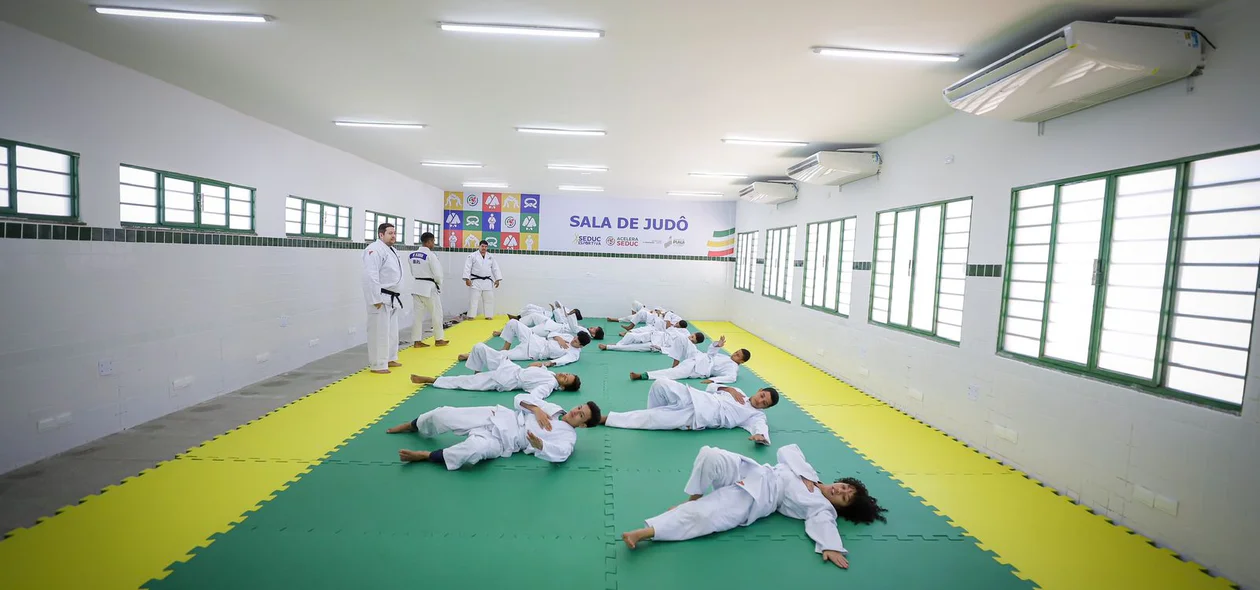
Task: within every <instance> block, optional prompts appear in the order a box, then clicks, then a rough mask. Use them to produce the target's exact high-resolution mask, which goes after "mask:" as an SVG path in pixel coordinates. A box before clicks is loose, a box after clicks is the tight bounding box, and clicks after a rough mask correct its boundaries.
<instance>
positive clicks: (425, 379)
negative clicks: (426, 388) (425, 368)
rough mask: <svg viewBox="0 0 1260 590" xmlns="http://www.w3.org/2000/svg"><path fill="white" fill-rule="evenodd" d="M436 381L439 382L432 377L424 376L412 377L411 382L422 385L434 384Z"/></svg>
mask: <svg viewBox="0 0 1260 590" xmlns="http://www.w3.org/2000/svg"><path fill="white" fill-rule="evenodd" d="M434 381H437V379H434V378H432V377H425V376H424V375H412V376H411V382H412V383H419V384H421V385H423V384H426V383H433V382H434Z"/></svg>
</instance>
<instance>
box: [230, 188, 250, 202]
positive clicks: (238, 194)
mask: <svg viewBox="0 0 1260 590" xmlns="http://www.w3.org/2000/svg"><path fill="white" fill-rule="evenodd" d="M229 196H230V197H231V198H232V200H234V201H245V202H250V201H253V200H254V191H252V190H249V189H247V188H243V187H239V186H234V187H231V189H230V195H229Z"/></svg>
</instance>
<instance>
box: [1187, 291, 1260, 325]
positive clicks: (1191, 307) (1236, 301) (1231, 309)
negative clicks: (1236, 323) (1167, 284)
mask: <svg viewBox="0 0 1260 590" xmlns="http://www.w3.org/2000/svg"><path fill="white" fill-rule="evenodd" d="M1176 301H1177V303H1176V309H1177V313H1178V314H1184V315H1197V316H1204V317H1210V318H1221V319H1232V320H1248V321H1250V320H1251V314H1252V312H1253V311H1254V310H1253V308H1254V307H1255V295H1254V294H1247V295H1238V294H1232V293H1192V292H1188V291H1180V292H1178V293H1177V300H1176Z"/></svg>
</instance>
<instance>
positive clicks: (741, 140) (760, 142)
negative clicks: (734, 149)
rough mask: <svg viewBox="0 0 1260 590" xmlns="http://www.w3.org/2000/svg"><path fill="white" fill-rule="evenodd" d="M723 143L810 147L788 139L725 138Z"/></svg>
mask: <svg viewBox="0 0 1260 590" xmlns="http://www.w3.org/2000/svg"><path fill="white" fill-rule="evenodd" d="M722 142H723V143H729V144H733V145H780V146H787V147H801V146H806V145H809V142H808V141H788V140H786V139H748V138H742V137H724V138H722Z"/></svg>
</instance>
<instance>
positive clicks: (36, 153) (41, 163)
mask: <svg viewBox="0 0 1260 590" xmlns="http://www.w3.org/2000/svg"><path fill="white" fill-rule="evenodd" d="M17 166H18V168H34V169H37V170H45V171H48V172H61V173H65V174H69V173H70V156H67V155H65V154H59V153H57V152H50V151H48V150H41V149H39V148H33V147H27V146H22V145H19V146H17Z"/></svg>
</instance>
